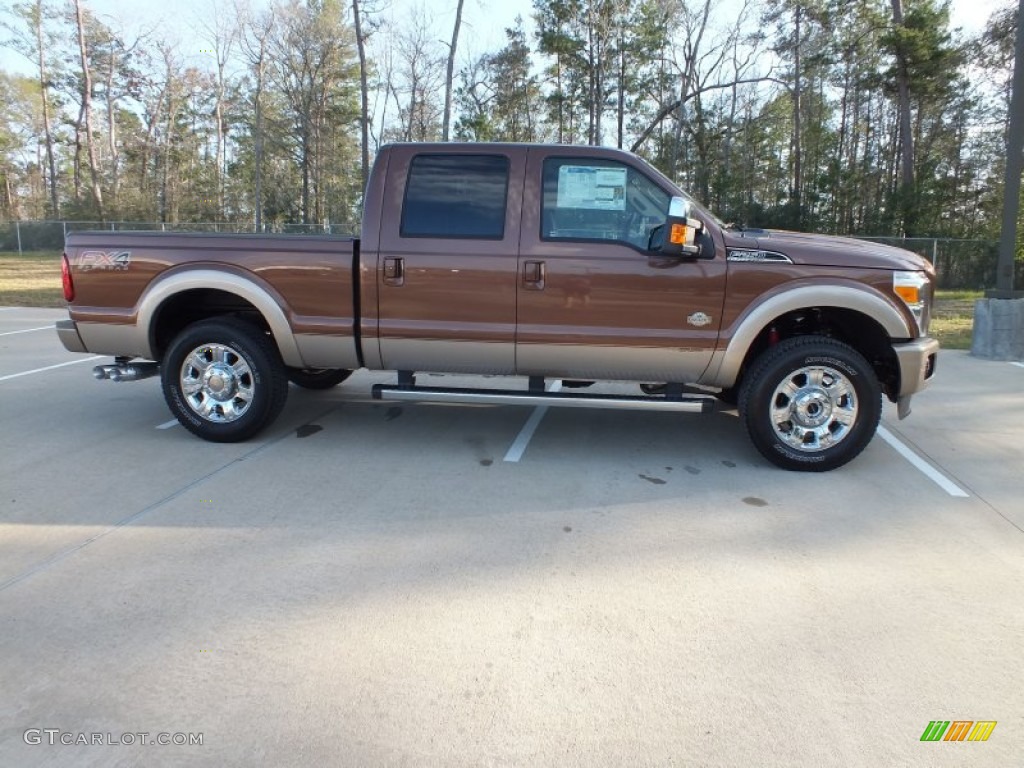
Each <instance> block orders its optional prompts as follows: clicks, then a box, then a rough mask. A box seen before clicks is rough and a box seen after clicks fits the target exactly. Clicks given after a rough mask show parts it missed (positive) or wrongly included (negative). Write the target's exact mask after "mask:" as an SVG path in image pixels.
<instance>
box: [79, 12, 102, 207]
mask: <svg viewBox="0 0 1024 768" xmlns="http://www.w3.org/2000/svg"><path fill="white" fill-rule="evenodd" d="M74 3H75V25H76V27H77V28H78V53H79V56H80V58H81V62H82V113H83V117H84V120H85V143H86V150H87V153H88V156H89V173H90V177H91V179H92V199H93V202H95V203H96V213H97V214H99V217H100V221H105V217H104V215H103V190H102V189H101V188H100V177H99V168H98V167H97V166H98V161H97V159H96V143H95V142H94V141H93V135H92V114H91V113H92V72H91V70H90V69H89V56H88V54H87V53H86V50H85V27H84V24H83V20H82V3H81V0H74Z"/></svg>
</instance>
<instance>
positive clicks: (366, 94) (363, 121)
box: [352, 0, 462, 190]
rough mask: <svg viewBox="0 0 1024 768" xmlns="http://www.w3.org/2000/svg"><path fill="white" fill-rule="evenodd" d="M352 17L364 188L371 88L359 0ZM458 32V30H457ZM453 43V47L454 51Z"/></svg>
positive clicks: (447, 102) (354, 2) (354, 1)
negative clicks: (356, 57) (357, 57)
mask: <svg viewBox="0 0 1024 768" xmlns="http://www.w3.org/2000/svg"><path fill="white" fill-rule="evenodd" d="M461 12H462V0H459V13H460V15H461ZM352 18H353V21H354V23H355V28H356V50H357V51H358V53H359V110H360V111H359V132H360V148H359V149H360V157H361V162H362V165H361V168H362V172H363V189H364V190H365V189H366V183H367V181H368V180H369V178H370V89H369V88H368V87H367V85H366V39H365V38H364V37H363V21H362V18H361V17H360V15H359V0H352ZM456 34H458V33H457V31H456ZM454 48H455V45H454V43H453V45H452V49H453V51H454ZM451 80H452V73H451V64H449V68H448V86H449V87H448V96H447V97H446V98H445V108H444V134H445V141H447V140H448V110H449V107H450V105H451Z"/></svg>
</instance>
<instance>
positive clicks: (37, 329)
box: [0, 325, 57, 336]
mask: <svg viewBox="0 0 1024 768" xmlns="http://www.w3.org/2000/svg"><path fill="white" fill-rule="evenodd" d="M56 327H57V326H55V325H44V326H42V327H40V328H26V329H25V330H23V331H4V332H3V333H0V336H14V335H15V334H16V333H32V331H48V330H50V329H51V328H56Z"/></svg>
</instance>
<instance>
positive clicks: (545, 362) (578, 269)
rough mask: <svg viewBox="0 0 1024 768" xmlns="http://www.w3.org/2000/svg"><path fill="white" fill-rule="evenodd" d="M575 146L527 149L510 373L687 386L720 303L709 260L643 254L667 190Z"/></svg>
mask: <svg viewBox="0 0 1024 768" xmlns="http://www.w3.org/2000/svg"><path fill="white" fill-rule="evenodd" d="M588 151H589V152H591V153H593V150H587V149H584V148H580V149H576V148H568V147H567V148H566V149H565V153H564V156H563V154H562V150H561V149H559V150H558V154H557V155H552V154H551V152H552V151H551V150H536V149H535V150H531V152H530V156H529V160H528V163H527V172H526V173H527V177H526V189H527V191H526V199H527V201H528V202H527V203H526V204H524V209H523V233H522V238H521V242H520V254H519V297H518V318H519V324H518V330H517V337H516V368H517V372H518V373H519V374H521V375H541V374H546V375H550V376H555V375H557V376H563V377H567V378H578V379H611V380H614V379H625V380H634V381H636V380H639V381H651V382H664V381H671V382H694V381H697V380H698V379H699V378H700V376H701V374H702V373H703V372H704V370H705V369H706V368H707V367H708V364H709V363H710V361H711V356H712V353H713V352H714V349H715V344H716V341H717V338H718V331H719V327H720V325H721V318H722V307H723V303H724V298H725V278H726V262H725V253H724V248H723V247H720V246H718V245H717V238H716V239H715V242H716V249H717V251H718V252H717V253H716V254H715V258H714V259H710V260H704V259H694V258H685V259H681V258H668V257H665V256H660V255H659V254H658V253H656V252H653V251H650V250H648V247H647V246H648V239H649V237H650V233H651V230H652V229H653V228H654V227H656V226H657V225H658V224H663V223H664V221H665V215H666V213H667V211H668V206H669V200H670V199H671V195H672V191H671V190H670V188H669V187H668V185H667V184H666V183H665V181H664V180H655V178H654V176H653V174H650V172H649V171H648V170H647V169H646V168H645V167H644V165H643V163H640V162H636V163H635V164H633V163H631V162H630V159H629V158H623V157H622V156H612V157H608V156H605V157H602V156H600V154H599V153H597V154H590V155H588V154H587V152H588Z"/></svg>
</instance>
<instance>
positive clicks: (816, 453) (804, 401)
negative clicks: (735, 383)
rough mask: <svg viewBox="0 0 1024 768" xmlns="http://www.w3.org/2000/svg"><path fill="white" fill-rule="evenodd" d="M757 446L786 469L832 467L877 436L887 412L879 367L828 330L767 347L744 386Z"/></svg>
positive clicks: (744, 405)
mask: <svg viewBox="0 0 1024 768" xmlns="http://www.w3.org/2000/svg"><path fill="white" fill-rule="evenodd" d="M739 407H740V416H741V417H742V418H743V421H744V423H745V424H746V427H747V432H748V433H749V435H750V439H751V440H752V441H753V443H754V446H755V447H756V448H757V450H758V451H760V452H761V455H763V456H764V457H765V458H766V459H768V460H769V461H770V462H772V463H773V464H776V465H777V466H779V467H782V468H783V469H790V470H798V471H804V472H826V471H828V470H830V469H835V468H837V467H841V466H843V465H844V464H846V463H847V462H848V461H851V460H852V459H854V458H855V457H856V456H857V455H859V454H860V452H861V451H863V450H864V448H865V447H866V446H867V444H868V443H869V442H871V438H872V437H873V436H874V434H875V430H876V429H877V428H878V420H879V418H880V417H881V414H882V392H881V387H880V386H879V383H878V379H877V377H876V376H875V372H874V370H872V368H871V366H870V365H869V364H868V362H867V361H866V360H865V359H864V357H863V356H862V355H861V354H860V353H859V352H857V351H856V350H855V349H853V347H850V346H849V345H847V344H843V343H842V342H839V341H835V340H834V339H828V338H825V337H822V336H804V337H798V338H793V339H787V340H785V341H783V342H781V343H779V344H776V345H774V346H772V347H770V348H769V349H768V350H766V351H765V352H764V353H762V355H761V356H760V357H759V358H758V359H757V360H756V361H755V362H754V364H753V366H751V368H750V371H749V373H748V374H747V376H746V378H745V379H744V381H743V384H742V386H741V387H740V396H739Z"/></svg>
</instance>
